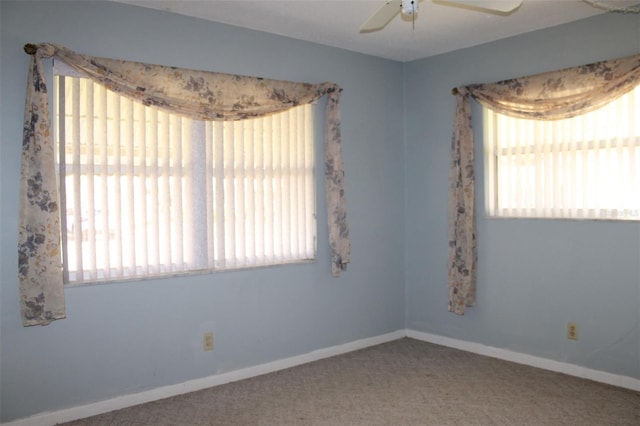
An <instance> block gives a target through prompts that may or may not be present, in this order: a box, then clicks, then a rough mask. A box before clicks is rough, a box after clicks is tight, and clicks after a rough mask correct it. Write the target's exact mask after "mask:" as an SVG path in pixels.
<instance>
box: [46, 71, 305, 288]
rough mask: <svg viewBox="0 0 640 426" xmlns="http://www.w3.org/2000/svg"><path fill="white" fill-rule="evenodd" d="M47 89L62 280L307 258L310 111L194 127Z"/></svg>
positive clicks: (99, 95)
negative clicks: (51, 104)
mask: <svg viewBox="0 0 640 426" xmlns="http://www.w3.org/2000/svg"><path fill="white" fill-rule="evenodd" d="M59 73H60V72H59ZM62 74H68V72H67V71H63V72H62ZM54 84H55V105H56V112H55V117H56V125H57V129H56V132H55V133H56V136H57V142H58V147H59V162H58V165H59V173H60V184H61V206H62V211H63V214H62V241H63V264H64V272H65V281H66V282H69V283H81V282H91V281H109V280H123V279H132V278H139V277H147V276H159V275H173V274H180V273H187V272H193V271H202V270H220V269H233V268H246V267H255V266H262V265H273V264H282V263H289V262H299V261H305V260H309V259H313V258H314V257H315V251H316V223H315V217H316V216H315V184H314V143H313V136H314V129H313V114H314V113H313V106H311V105H304V106H299V107H296V108H293V109H291V110H289V111H287V112H284V113H280V114H276V115H272V116H268V117H264V118H259V119H250V120H243V121H234V122H202V121H195V120H191V119H188V118H185V117H182V116H178V115H173V114H169V113H166V112H162V111H160V110H158V109H156V108H151V107H146V106H144V105H142V104H139V103H135V102H132V101H130V100H127V99H126V98H124V97H122V96H119V95H118V94H116V93H113V92H110V91H108V90H106V89H105V88H104V87H102V86H100V85H97V84H95V83H93V82H92V81H91V80H89V79H85V78H79V77H76V76H72V75H57V76H56V77H55V82H54Z"/></svg>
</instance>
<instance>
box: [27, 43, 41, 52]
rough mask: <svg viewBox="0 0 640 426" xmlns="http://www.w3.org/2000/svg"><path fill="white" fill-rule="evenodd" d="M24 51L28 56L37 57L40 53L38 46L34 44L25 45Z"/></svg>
mask: <svg viewBox="0 0 640 426" xmlns="http://www.w3.org/2000/svg"><path fill="white" fill-rule="evenodd" d="M24 51H25V53H26V54H27V55H35V54H36V52H37V51H38V46H36V45H35V44H33V43H27V44H25V45H24Z"/></svg>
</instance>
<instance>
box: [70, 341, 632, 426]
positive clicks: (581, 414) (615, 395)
mask: <svg viewBox="0 0 640 426" xmlns="http://www.w3.org/2000/svg"><path fill="white" fill-rule="evenodd" d="M66 425H67V426H72V425H73V426H79V425H160V426H165V425H358V426H360V425H536V426H542V425H575V426H587V425H607V426H609V425H611V426H614V425H615V426H622V425H633V426H639V425H640V392H634V391H631V390H627V389H622V388H617V387H614V386H609V385H604V384H600V383H596V382H592V381H589V380H584V379H579V378H575V377H571V376H566V375H563V374H559V373H553V372H549V371H546V370H540V369H537V368H533V367H528V366H523V365H519V364H514V363H510V362H506V361H501V360H497V359H493V358H489V357H484V356H480V355H475V354H471V353H468V352H464V351H460V350H456V349H451V348H447V347H443V346H438V345H434V344H430V343H425V342H421V341H417V340H413V339H408V338H405V339H400V340H397V341H393V342H390V343H385V344H382V345H378V346H374V347H370V348H367V349H363V350H360V351H356V352H351V353H348V354H345V355H340V356H336V357H332V358H328V359H324V360H321V361H317V362H313V363H309V364H305V365H302V366H298V367H294V368H290V369H287V370H282V371H279V372H276V373H271V374H267V375H264V376H260V377H255V378H252V379H248V380H243V381H239V382H235V383H230V384H226V385H222V386H218V387H214V388H210V389H206V390H202V391H198V392H193V393H189V394H185V395H180V396H176V397H172V398H167V399H164V400H161V401H155V402H151V403H148V404H143V405H139V406H136V407H131V408H126V409H123V410H119V411H114V412H111V413H106V414H102V415H99V416H95V417H91V418H88V419H84V420H79V421H74V422H70V423H66Z"/></svg>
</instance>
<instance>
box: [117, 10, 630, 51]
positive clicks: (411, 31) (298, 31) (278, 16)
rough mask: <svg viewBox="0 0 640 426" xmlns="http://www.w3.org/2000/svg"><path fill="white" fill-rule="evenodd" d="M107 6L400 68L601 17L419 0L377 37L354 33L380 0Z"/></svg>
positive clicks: (590, 12) (576, 12) (594, 12)
mask: <svg viewBox="0 0 640 426" xmlns="http://www.w3.org/2000/svg"><path fill="white" fill-rule="evenodd" d="M114 1H118V2H121V3H128V4H133V5H138V6H143V7H148V8H152V9H159V10H164V11H169V12H173V13H178V14H182V15H187V16H194V17H198V18H201V19H206V20H210V21H215V22H222V23H225V24H231V25H236V26H239V27H245V28H250V29H253V30H259V31H264V32H267V33H273V34H279V35H283V36H287V37H292V38H296V39H300V40H307V41H312V42H315V43H320V44H324V45H328V46H334V47H339V48H343V49H347V50H351V51H355V52H361V53H365V54H369V55H374V56H379V57H382V58H387V59H393V60H397V61H402V62H405V61H411V60H415V59H420V58H425V57H429V56H433V55H437V54H440V53H445V52H449V51H453V50H457V49H461V48H465V47H470V46H474V45H478V44H482V43H486V42H489V41H493V40H498V39H501V38H506V37H510V36H513V35H516V34H521V33H526V32H529V31H534V30H537V29H541V28H547V27H552V26H555V25H560V24H563V23H566V22H570V21H575V20H578V19H583V18H587V17H589V16H593V15H597V14H600V13H605V11H604V10H603V9H599V8H595V7H593V6H590V5H589V4H587V3H585V2H583V1H582V0H524V2H523V4H522V6H521V7H520V8H519V9H517V10H516V11H515V12H513V13H512V14H511V15H509V16H499V15H492V14H487V13H481V12H477V11H471V10H467V9H462V8H459V7H451V6H444V5H442V4H437V1H438V0H436V1H432V0H420V11H419V14H418V16H417V18H416V20H415V23H412V22H411V21H410V20H406V19H401V17H400V16H398V17H396V18H394V19H393V20H392V21H391V23H389V25H387V27H386V28H385V29H383V30H381V31H379V32H373V33H367V34H360V33H359V28H360V25H361V24H362V23H363V22H364V21H365V20H366V19H367V18H368V17H369V16H371V15H372V14H373V13H374V12H375V11H376V10H377V9H378V8H379V7H380V6H382V5H383V4H384V0H343V1H335V0H333V1H331V0H330V1H326V0H325V1H318V0H289V1H271V0H234V1H217V0H114ZM496 1H500V0H496ZM599 3H602V4H605V5H616V6H630V5H633V4H637V3H638V0H632V1H609V0H599ZM413 24H415V26H414V25H413Z"/></svg>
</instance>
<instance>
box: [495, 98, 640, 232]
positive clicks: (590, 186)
mask: <svg viewBox="0 0 640 426" xmlns="http://www.w3.org/2000/svg"><path fill="white" fill-rule="evenodd" d="M484 129H485V165H486V167H485V170H486V176H487V186H486V198H487V200H486V206H487V211H488V214H489V215H490V216H501V217H547V218H548V217H554V218H576V219H619V220H640V86H638V87H636V88H635V90H633V91H631V92H630V93H628V94H626V95H624V96H622V97H621V98H618V99H617V100H615V101H614V102H611V103H610V104H608V105H606V106H605V107H603V108H601V109H599V110H597V111H593V112H591V113H588V114H584V115H581V116H578V117H574V118H571V119H565V120H557V121H538V120H526V119H520V118H512V117H507V116H505V115H502V114H499V113H496V112H494V111H492V110H490V109H488V108H485V120H484Z"/></svg>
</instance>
